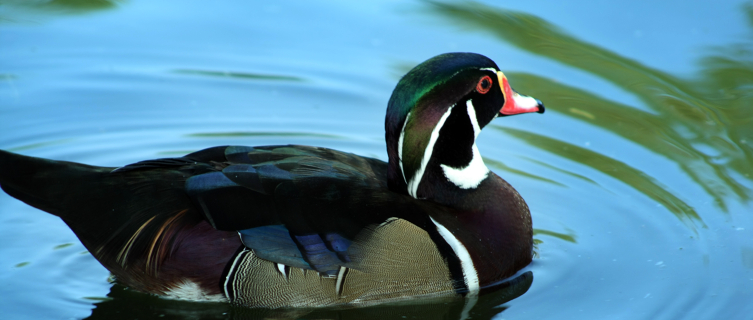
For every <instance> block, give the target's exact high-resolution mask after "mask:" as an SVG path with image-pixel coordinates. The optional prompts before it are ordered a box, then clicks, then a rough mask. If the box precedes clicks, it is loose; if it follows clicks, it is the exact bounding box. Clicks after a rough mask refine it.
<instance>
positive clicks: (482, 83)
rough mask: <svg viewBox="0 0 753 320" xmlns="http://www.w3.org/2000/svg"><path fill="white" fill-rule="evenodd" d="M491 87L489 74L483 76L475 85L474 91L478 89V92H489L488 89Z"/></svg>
mask: <svg viewBox="0 0 753 320" xmlns="http://www.w3.org/2000/svg"><path fill="white" fill-rule="evenodd" d="M491 88H492V78H491V77H489V76H483V77H482V78H481V79H480V80H479V81H478V84H477V85H476V91H478V92H479V93H480V94H485V93H487V92H489V90H490V89H491Z"/></svg>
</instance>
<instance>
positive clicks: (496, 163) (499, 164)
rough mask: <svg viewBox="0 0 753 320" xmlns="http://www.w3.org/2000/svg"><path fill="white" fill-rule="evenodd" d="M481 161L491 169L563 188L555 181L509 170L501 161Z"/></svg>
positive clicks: (521, 171) (487, 159) (485, 159)
mask: <svg viewBox="0 0 753 320" xmlns="http://www.w3.org/2000/svg"><path fill="white" fill-rule="evenodd" d="M483 159H484V163H486V164H487V165H489V166H491V167H492V168H497V169H499V170H504V171H507V172H510V173H514V174H518V175H521V176H524V177H527V178H530V179H534V180H538V181H541V182H546V183H551V184H554V185H558V186H560V187H564V186H565V185H564V184H562V183H559V182H557V181H554V180H552V179H547V178H544V177H542V176H537V175H535V174H531V173H528V172H525V171H523V170H518V169H515V168H510V167H508V166H507V165H506V164H504V163H502V162H501V161H497V160H494V159H489V158H483Z"/></svg>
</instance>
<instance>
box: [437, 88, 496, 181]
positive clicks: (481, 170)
mask: <svg viewBox="0 0 753 320" xmlns="http://www.w3.org/2000/svg"><path fill="white" fill-rule="evenodd" d="M466 109H467V110H468V118H469V119H470V120H471V124H472V125H473V134H474V137H478V134H479V133H481V127H480V126H479V125H478V119H476V109H475V108H474V107H473V102H471V100H468V102H467V103H466ZM471 150H472V151H473V158H472V159H471V162H470V163H468V165H467V166H465V167H463V168H453V167H450V166H446V165H443V164H442V165H440V167H442V171H444V176H445V177H446V178H447V180H449V181H450V182H452V183H453V184H455V185H456V186H458V187H459V188H461V189H471V188H476V187H478V185H479V184H480V183H481V181H484V179H486V178H487V177H488V176H489V168H487V167H486V164H484V159H482V158H481V153H480V152H479V151H478V147H477V146H476V143H475V142H474V143H473V147H471Z"/></svg>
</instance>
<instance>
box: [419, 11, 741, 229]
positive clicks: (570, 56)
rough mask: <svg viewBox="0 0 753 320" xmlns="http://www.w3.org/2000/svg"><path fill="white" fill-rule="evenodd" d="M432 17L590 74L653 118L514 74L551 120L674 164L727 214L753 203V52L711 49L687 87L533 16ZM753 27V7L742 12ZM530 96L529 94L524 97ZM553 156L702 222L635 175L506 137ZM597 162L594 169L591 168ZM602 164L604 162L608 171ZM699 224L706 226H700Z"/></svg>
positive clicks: (572, 150) (572, 151) (578, 152)
mask: <svg viewBox="0 0 753 320" xmlns="http://www.w3.org/2000/svg"><path fill="white" fill-rule="evenodd" d="M428 3H429V5H430V8H431V12H432V13H434V14H436V15H437V16H439V17H441V18H443V19H447V20H451V21H452V23H453V24H457V25H463V26H466V27H470V28H471V29H478V30H482V31H485V32H489V33H491V34H492V35H493V36H495V37H498V38H499V39H500V40H502V41H504V42H506V43H509V44H512V45H514V46H516V47H518V48H520V49H522V50H525V51H528V52H529V53H531V54H536V55H540V56H544V57H547V58H550V59H552V60H556V61H558V62H561V63H563V64H566V65H569V66H571V67H574V68H577V69H580V70H582V71H585V72H588V73H590V74H593V75H595V76H597V77H600V78H602V79H604V80H605V81H608V82H610V83H612V84H614V85H616V86H618V87H620V88H622V89H623V90H625V91H627V92H629V93H631V94H633V95H634V96H635V97H637V98H638V99H639V100H640V101H641V103H643V104H644V105H645V107H648V108H649V109H651V110H652V112H645V111H641V110H640V109H638V108H635V107H632V106H628V105H624V104H620V103H618V102H615V101H611V100H609V99H608V98H602V97H599V96H598V95H596V94H592V93H588V92H586V91H584V90H580V89H576V88H573V87H570V86H566V85H563V84H560V83H556V82H554V81H552V80H548V79H544V78H542V77H537V76H534V75H525V74H510V75H509V77H510V79H511V81H514V83H515V85H516V87H517V88H519V89H521V92H525V93H526V94H530V95H532V96H535V97H537V98H539V99H541V100H542V101H557V102H558V105H551V104H550V105H548V106H549V107H550V108H549V110H551V111H554V112H559V113H561V114H563V115H565V116H568V117H571V118H574V119H578V120H580V121H583V122H586V123H588V124H590V125H593V126H596V127H599V128H602V129H604V130H608V131H610V132H612V133H614V134H617V135H619V136H621V137H622V138H624V139H627V140H629V141H632V142H635V143H637V144H640V145H641V146H643V147H644V148H646V149H648V150H650V151H652V152H654V153H656V154H659V155H662V156H663V157H665V158H667V159H669V160H670V161H672V162H675V163H676V164H677V165H678V166H679V168H680V169H681V170H683V171H684V172H685V173H686V174H687V175H688V177H690V178H691V179H692V180H693V181H694V182H695V183H696V184H697V185H698V186H700V187H702V188H703V190H705V192H706V193H708V194H709V195H710V196H711V197H712V198H713V199H714V202H715V204H716V205H717V206H718V207H719V208H720V209H721V210H722V211H723V212H727V206H728V202H729V201H731V200H734V199H737V200H739V201H742V202H748V201H750V200H751V199H753V195H752V193H751V191H750V190H748V189H746V188H745V187H744V186H743V185H742V184H741V183H740V182H738V180H737V179H741V178H742V179H751V175H753V160H751V159H753V148H751V145H753V141H752V140H753V113H751V112H750V110H749V108H750V107H751V105H753V55H752V54H751V53H753V49H752V48H753V42H751V41H749V40H750V39H748V42H745V43H740V44H733V45H730V46H729V47H723V48H712V49H711V52H712V55H710V56H709V57H706V58H704V59H702V60H701V62H700V65H701V67H702V69H701V70H700V71H699V73H700V77H699V79H698V80H683V79H679V78H677V77H675V76H672V75H670V74H667V73H664V72H662V71H659V70H656V69H652V68H649V67H647V66H644V65H642V64H641V63H639V62H637V61H634V60H631V59H629V58H627V57H623V56H621V55H619V54H617V53H614V52H611V51H609V50H606V49H603V48H600V47H599V46H597V45H594V44H590V43H586V42H584V41H582V40H580V39H578V38H576V37H574V36H571V35H569V34H567V33H565V32H563V31H562V30H561V29H560V28H558V27H556V26H554V25H552V24H550V23H549V22H547V21H545V20H543V19H541V18H539V17H536V16H534V15H531V14H527V13H522V12H515V11H511V10H505V9H500V8H494V7H490V6H487V5H484V4H480V3H476V2H458V3H439V2H428ZM743 9H744V10H743V11H744V13H745V14H746V16H747V18H748V20H749V21H750V22H751V26H753V5H750V4H749V5H746V6H745V7H744V8H743ZM523 88H524V89H523ZM506 132H508V133H510V134H513V135H515V136H517V137H520V138H523V139H532V140H531V141H532V143H533V144H535V145H536V146H538V147H540V148H543V149H545V150H547V151H550V152H552V153H556V154H558V155H560V156H563V157H565V158H569V159H572V160H574V161H578V162H580V163H583V164H586V165H589V166H591V167H593V168H595V169H597V170H599V171H602V172H604V173H606V174H609V175H611V176H613V177H615V178H617V179H620V180H621V181H623V182H625V183H628V184H629V185H631V186H632V187H634V188H636V189H638V190H639V191H641V192H644V193H646V195H648V196H649V197H651V198H652V199H654V200H655V201H657V202H659V203H661V204H663V205H664V206H666V207H667V208H668V209H669V210H670V211H672V213H674V214H675V215H676V216H677V217H678V218H680V219H681V220H684V221H686V222H687V219H691V220H696V221H701V218H700V217H699V216H698V214H697V213H696V212H695V210H694V209H693V208H691V207H690V206H688V204H686V203H685V202H684V201H682V200H680V199H679V198H678V197H676V196H675V195H674V194H673V193H672V192H670V191H669V190H667V189H666V187H665V186H663V185H661V184H658V183H657V182H656V181H655V179H653V178H652V177H649V176H647V175H646V174H644V173H643V172H641V171H640V170H638V169H636V168H631V167H630V166H627V165H626V164H624V163H622V162H620V161H617V160H614V159H611V158H609V157H606V156H604V155H601V154H597V153H595V152H591V151H588V150H585V149H583V148H579V147H577V146H573V145H570V144H567V143H565V142H562V141H558V140H554V139H551V138H548V137H543V136H538V135H534V134H531V133H527V132H522V131H517V130H506ZM595 159H598V161H597V160H595ZM602 161H603V162H602ZM701 223H702V222H701Z"/></svg>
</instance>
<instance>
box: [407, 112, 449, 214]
mask: <svg viewBox="0 0 753 320" xmlns="http://www.w3.org/2000/svg"><path fill="white" fill-rule="evenodd" d="M454 107H455V105H451V106H450V107H449V108H447V112H445V113H444V114H443V115H442V117H441V118H439V122H437V125H436V126H434V129H433V130H432V131H431V137H430V138H429V144H428V145H426V149H425V150H424V157H423V158H422V159H421V167H419V168H418V170H416V174H414V175H413V178H411V179H410V181H409V182H408V194H410V195H411V196H412V197H414V198H416V199H418V197H417V196H416V192H417V191H418V185H419V184H420V183H421V178H423V176H424V171H426V165H427V164H429V160H431V154H432V152H434V144H435V143H437V139H438V138H439V130H441V129H442V126H443V125H444V122H445V121H447V117H449V116H450V113H451V112H452V108H454Z"/></svg>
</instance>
